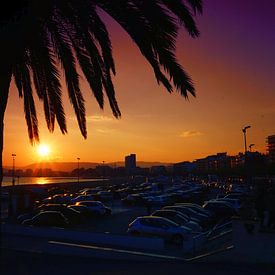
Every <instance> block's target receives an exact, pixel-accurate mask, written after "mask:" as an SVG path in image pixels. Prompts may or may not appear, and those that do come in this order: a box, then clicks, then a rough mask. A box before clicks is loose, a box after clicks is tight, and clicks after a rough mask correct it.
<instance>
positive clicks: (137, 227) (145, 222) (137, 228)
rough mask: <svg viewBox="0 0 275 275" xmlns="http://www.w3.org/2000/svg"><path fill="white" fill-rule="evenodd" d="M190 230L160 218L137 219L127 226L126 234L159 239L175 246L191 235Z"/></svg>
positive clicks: (145, 217)
mask: <svg viewBox="0 0 275 275" xmlns="http://www.w3.org/2000/svg"><path fill="white" fill-rule="evenodd" d="M191 231H192V230H191V229H190V228H188V227H184V226H179V225H178V224H176V223H174V222H172V221H171V220H168V219H166V218H162V217H153V216H144V217H138V218H136V219H135V220H134V221H133V222H131V223H130V224H129V227H128V230H127V232H128V233H129V234H131V235H139V236H140V235H144V236H155V237H161V238H164V239H165V240H168V241H171V242H173V243H175V244H179V245H180V244H182V242H183V239H184V238H185V237H186V236H187V235H190V234H191Z"/></svg>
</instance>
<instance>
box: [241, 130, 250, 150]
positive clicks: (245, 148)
mask: <svg viewBox="0 0 275 275" xmlns="http://www.w3.org/2000/svg"><path fill="white" fill-rule="evenodd" d="M249 128H251V126H250V125H248V126H245V127H244V128H243V129H242V131H243V135H244V153H245V155H246V152H247V145H246V130H247V129H249Z"/></svg>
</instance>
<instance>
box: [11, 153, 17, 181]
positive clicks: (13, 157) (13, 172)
mask: <svg viewBox="0 0 275 275" xmlns="http://www.w3.org/2000/svg"><path fill="white" fill-rule="evenodd" d="M11 156H12V186H14V185H15V157H16V154H11Z"/></svg>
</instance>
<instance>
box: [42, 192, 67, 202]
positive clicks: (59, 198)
mask: <svg viewBox="0 0 275 275" xmlns="http://www.w3.org/2000/svg"><path fill="white" fill-rule="evenodd" d="M71 199H72V195H71V194H56V195H53V196H51V197H48V198H46V199H44V200H42V203H44V204H45V203H57V204H70V202H71Z"/></svg>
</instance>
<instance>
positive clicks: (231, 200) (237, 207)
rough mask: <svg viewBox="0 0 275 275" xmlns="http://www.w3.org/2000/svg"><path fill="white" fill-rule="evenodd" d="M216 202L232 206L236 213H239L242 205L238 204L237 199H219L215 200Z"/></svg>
mask: <svg viewBox="0 0 275 275" xmlns="http://www.w3.org/2000/svg"><path fill="white" fill-rule="evenodd" d="M215 200H216V201H224V202H227V203H229V204H230V205H232V207H233V208H234V210H235V211H236V213H238V212H239V210H240V209H241V207H242V204H241V202H240V200H238V199H231V198H221V199H215Z"/></svg>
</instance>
